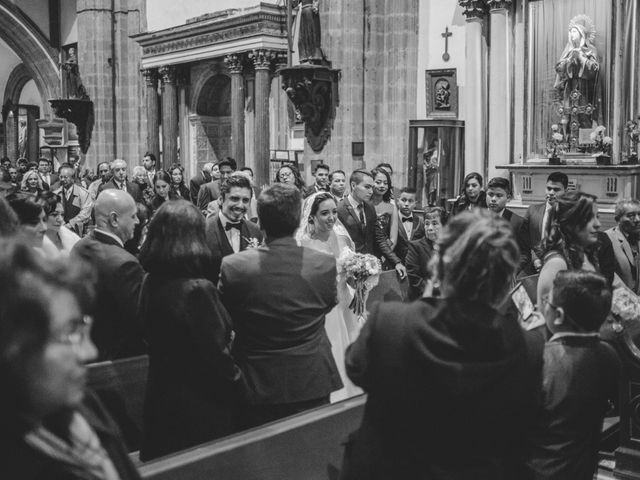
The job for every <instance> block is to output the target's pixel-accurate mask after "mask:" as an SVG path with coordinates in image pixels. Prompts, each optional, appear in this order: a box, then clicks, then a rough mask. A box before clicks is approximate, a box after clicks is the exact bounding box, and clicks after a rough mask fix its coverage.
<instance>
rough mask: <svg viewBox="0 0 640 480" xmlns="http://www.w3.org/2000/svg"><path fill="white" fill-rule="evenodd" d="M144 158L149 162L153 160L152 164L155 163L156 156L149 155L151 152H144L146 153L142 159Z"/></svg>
mask: <svg viewBox="0 0 640 480" xmlns="http://www.w3.org/2000/svg"><path fill="white" fill-rule="evenodd" d="M145 157H149V158H150V159H151V160H153V163H156V156H155V155H154V154H153V153H151V152H146V153H145V154H144V155H143V156H142V158H145Z"/></svg>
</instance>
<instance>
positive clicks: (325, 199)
mask: <svg viewBox="0 0 640 480" xmlns="http://www.w3.org/2000/svg"><path fill="white" fill-rule="evenodd" d="M296 240H298V243H299V244H300V245H302V246H304V247H309V248H313V249H314V250H318V251H320V252H324V253H327V254H328V255H331V256H333V257H334V258H335V259H336V260H337V259H338V258H339V257H340V254H341V253H342V251H343V250H344V249H345V248H349V249H351V250H355V247H354V244H353V241H352V240H351V237H350V236H349V233H347V230H346V229H345V228H344V226H343V225H342V224H341V223H340V221H339V220H338V209H337V206H336V201H335V199H334V198H333V196H332V195H331V194H330V193H326V192H320V193H315V194H313V195H311V196H310V197H308V198H307V199H306V200H305V202H304V208H303V210H302V219H301V222H300V229H299V230H298V232H297V234H296ZM337 288H338V305H336V306H335V307H334V309H333V310H331V312H329V313H328V314H327V316H326V319H325V330H326V332H327V336H328V337H329V341H330V342H331V351H332V353H333V357H334V359H335V361H336V364H337V365H338V371H339V372H340V377H341V378H342V383H343V384H344V387H343V388H342V389H340V390H337V391H335V392H333V393H332V394H331V402H332V403H334V402H337V401H340V400H344V399H345V398H349V397H352V396H354V395H358V394H360V393H362V390H361V389H360V388H358V387H356V386H355V385H354V384H353V383H351V381H350V380H349V379H348V378H347V375H346V372H345V366H344V354H345V350H346V349H347V347H348V346H349V345H350V344H351V343H352V342H353V341H354V340H355V339H356V337H357V336H358V332H359V326H358V321H357V318H356V316H355V314H354V313H353V312H352V311H351V309H349V303H351V299H352V298H353V293H352V292H351V290H350V289H349V287H348V285H347V282H346V279H345V278H344V277H343V275H340V273H338V285H337Z"/></svg>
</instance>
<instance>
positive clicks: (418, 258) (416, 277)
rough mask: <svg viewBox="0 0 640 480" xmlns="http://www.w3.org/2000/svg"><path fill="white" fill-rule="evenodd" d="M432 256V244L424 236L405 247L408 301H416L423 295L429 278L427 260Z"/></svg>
mask: <svg viewBox="0 0 640 480" xmlns="http://www.w3.org/2000/svg"><path fill="white" fill-rule="evenodd" d="M432 255H433V242H432V241H431V240H429V239H428V238H427V237H426V236H423V237H422V238H419V239H418V240H413V241H412V242H409V244H408V246H407V257H406V259H405V266H406V267H407V277H408V278H409V300H416V299H418V298H420V297H422V294H423V293H424V287H425V282H426V280H427V279H428V278H429V269H428V268H427V267H428V265H429V260H431V256H432Z"/></svg>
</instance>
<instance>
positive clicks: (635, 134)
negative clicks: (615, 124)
mask: <svg viewBox="0 0 640 480" xmlns="http://www.w3.org/2000/svg"><path fill="white" fill-rule="evenodd" d="M624 130H625V132H626V133H627V136H628V137H629V156H628V159H627V161H628V162H629V163H638V142H639V141H640V115H638V118H637V119H636V120H629V121H628V122H627V124H626V125H625V127H624Z"/></svg>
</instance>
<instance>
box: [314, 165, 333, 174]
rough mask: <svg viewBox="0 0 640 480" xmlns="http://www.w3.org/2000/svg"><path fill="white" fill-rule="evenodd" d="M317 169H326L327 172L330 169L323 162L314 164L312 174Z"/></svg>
mask: <svg viewBox="0 0 640 480" xmlns="http://www.w3.org/2000/svg"><path fill="white" fill-rule="evenodd" d="M318 170H326V171H327V172H329V171H331V169H330V168H329V165H325V164H324V163H319V164H318V165H316V168H314V169H313V174H314V175H315V174H316V172H317V171H318Z"/></svg>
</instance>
